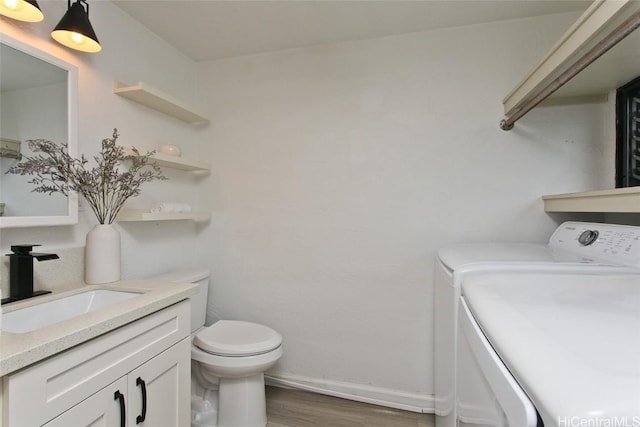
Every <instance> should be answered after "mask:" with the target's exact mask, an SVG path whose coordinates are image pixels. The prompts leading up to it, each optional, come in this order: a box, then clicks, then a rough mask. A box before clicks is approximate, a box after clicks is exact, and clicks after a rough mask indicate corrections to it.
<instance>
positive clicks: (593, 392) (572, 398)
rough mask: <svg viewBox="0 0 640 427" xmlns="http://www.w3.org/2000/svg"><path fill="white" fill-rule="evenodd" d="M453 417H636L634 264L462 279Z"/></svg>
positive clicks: (620, 422)
mask: <svg viewBox="0 0 640 427" xmlns="http://www.w3.org/2000/svg"><path fill="white" fill-rule="evenodd" d="M460 300H461V302H460V310H459V324H458V330H459V333H458V347H457V351H458V357H457V358H456V364H457V372H458V374H457V382H458V390H459V393H458V397H457V402H456V411H455V412H456V421H457V423H458V426H465V425H473V426H497V425H500V426H505V427H507V426H510V427H538V426H543V425H544V426H545V427H570V426H625V427H631V426H640V274H634V275H628V274H625V275H619V274H613V275H609V274H604V275H592V274H573V273H530V274H526V273H513V274H512V273H491V274H486V275H482V274H480V275H476V276H474V277H471V278H469V279H468V280H465V281H464V283H463V285H462V296H461V297H460Z"/></svg>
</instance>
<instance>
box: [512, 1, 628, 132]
mask: <svg viewBox="0 0 640 427" xmlns="http://www.w3.org/2000/svg"><path fill="white" fill-rule="evenodd" d="M638 26H640V1H637V0H596V1H594V2H593V4H592V5H591V6H590V7H589V8H588V9H587V10H586V11H585V13H583V14H582V16H580V18H579V19H578V20H577V21H576V22H575V23H574V24H573V25H572V26H571V28H569V30H568V31H567V32H566V33H565V34H564V35H563V36H562V38H561V39H560V40H559V41H558V42H557V43H556V44H555V45H554V46H553V47H552V48H551V50H550V51H549V52H548V53H547V55H546V56H545V57H544V58H543V59H542V61H541V62H540V63H539V64H538V65H537V66H536V67H535V68H534V69H533V70H532V71H531V72H530V73H529V74H528V75H527V76H526V77H525V78H524V79H523V80H522V81H521V82H520V83H519V84H518V85H517V86H516V87H515V88H514V89H513V90H512V91H511V92H510V93H509V94H508V95H507V96H506V97H505V98H504V100H503V105H504V114H505V119H504V120H503V121H502V122H501V125H500V126H501V127H502V129H504V130H509V129H510V128H511V127H513V123H515V122H516V121H517V120H518V119H520V118H521V117H522V116H524V115H525V114H526V113H527V112H528V111H530V110H531V109H533V108H534V107H535V106H537V105H539V104H540V103H541V102H543V101H545V100H547V102H549V103H551V102H552V103H556V104H558V103H575V102H585V101H593V100H604V99H606V96H607V93H608V92H609V91H611V90H615V89H616V88H617V87H619V86H621V85H623V84H625V83H627V82H629V81H630V80H632V79H633V78H635V77H637V76H638V74H639V73H640V34H637V33H638V31H635V30H636V28H638Z"/></svg>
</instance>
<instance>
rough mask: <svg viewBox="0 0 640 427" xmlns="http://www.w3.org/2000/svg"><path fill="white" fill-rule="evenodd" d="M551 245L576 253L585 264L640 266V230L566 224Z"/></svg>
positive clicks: (626, 227) (573, 223) (551, 241)
mask: <svg viewBox="0 0 640 427" xmlns="http://www.w3.org/2000/svg"><path fill="white" fill-rule="evenodd" d="M549 246H551V247H553V248H558V249H563V250H567V251H570V252H573V253H575V254H576V255H579V256H580V257H582V258H583V259H584V260H585V261H601V262H606V263H611V264H621V265H629V266H637V267H640V227H635V226H629V225H616V224H599V223H591V222H565V223H563V224H562V225H560V227H558V229H557V230H556V231H555V232H554V233H553V235H552V236H551V238H550V239H549Z"/></svg>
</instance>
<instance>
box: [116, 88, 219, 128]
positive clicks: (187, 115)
mask: <svg viewBox="0 0 640 427" xmlns="http://www.w3.org/2000/svg"><path fill="white" fill-rule="evenodd" d="M113 93H115V94H116V95H120V96H122V97H124V98H127V99H130V100H132V101H135V102H137V103H139V104H142V105H144V106H146V107H149V108H152V109H154V110H156V111H160V112H162V113H165V114H168V115H170V116H173V117H176V118H178V119H180V120H183V121H185V122H187V123H202V122H208V121H209V119H208V118H207V117H206V116H205V115H204V114H202V113H200V112H198V111H197V110H196V109H194V108H192V107H190V106H188V105H186V104H184V103H183V102H181V101H179V100H177V99H175V98H174V97H172V96H171V95H167V94H166V93H163V92H161V91H159V90H158V89H155V88H153V87H151V86H149V85H148V84H146V83H142V82H138V84H136V85H134V86H127V85H124V84H122V83H120V82H117V81H115V82H113Z"/></svg>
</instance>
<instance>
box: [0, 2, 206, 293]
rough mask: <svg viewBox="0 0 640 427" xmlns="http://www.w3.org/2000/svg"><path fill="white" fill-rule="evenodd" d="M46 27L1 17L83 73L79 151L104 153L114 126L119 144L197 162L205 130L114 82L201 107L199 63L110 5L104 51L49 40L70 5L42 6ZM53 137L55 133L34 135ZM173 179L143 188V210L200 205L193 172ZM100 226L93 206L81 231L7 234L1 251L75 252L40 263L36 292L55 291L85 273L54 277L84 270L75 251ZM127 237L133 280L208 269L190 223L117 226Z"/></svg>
mask: <svg viewBox="0 0 640 427" xmlns="http://www.w3.org/2000/svg"><path fill="white" fill-rule="evenodd" d="M40 6H41V8H42V10H43V12H44V14H45V21H44V22H41V23H36V24H27V23H20V22H18V21H13V20H11V19H5V18H0V31H2V32H3V33H5V34H8V35H9V36H12V37H14V38H16V39H18V40H20V41H22V42H25V43H28V44H31V45H33V46H35V47H37V48H39V49H41V50H45V51H48V52H49V53H51V54H53V55H55V56H58V57H60V58H62V59H64V60H66V61H68V62H71V63H72V64H75V65H76V66H77V67H78V74H79V108H78V110H79V118H78V132H79V134H78V140H79V149H78V153H85V154H87V155H89V156H92V155H94V154H96V153H97V152H98V150H99V148H100V144H101V141H102V139H104V138H107V137H110V136H111V133H112V131H113V128H115V127H117V128H118V130H119V132H120V135H121V136H120V139H119V142H120V143H121V144H123V145H126V146H131V145H135V146H136V147H140V148H146V149H153V148H156V147H157V146H158V145H160V144H164V143H174V144H177V145H179V146H180V147H181V148H182V152H183V156H185V157H192V158H194V157H196V156H197V153H198V147H199V145H200V141H201V140H202V128H201V127H193V126H192V125H189V124H186V123H184V122H181V121H179V120H177V119H173V118H171V117H169V116H166V115H164V114H162V113H159V112H156V111H153V110H150V109H147V108H145V107H142V106H140V105H138V104H135V103H133V102H131V101H128V100H126V99H124V98H121V97H119V96H117V95H114V94H113V81H114V80H119V81H122V82H125V83H127V84H134V83H136V82H137V81H139V80H141V81H144V82H146V83H148V84H150V85H152V86H154V87H156V88H158V89H161V90H163V91H165V92H166V93H169V94H171V95H173V96H175V97H176V98H179V99H182V100H184V101H185V102H186V103H189V104H192V105H201V104H202V102H201V99H200V98H199V89H200V87H201V85H200V84H199V82H198V75H197V68H196V64H195V63H194V62H193V61H192V60H190V59H189V58H187V57H186V56H184V55H183V54H181V53H179V52H178V51H176V50H175V49H174V48H172V47H171V46H169V45H168V44H166V43H165V42H164V41H162V40H161V39H160V38H159V37H157V36H156V35H154V34H152V33H151V32H149V31H148V30H147V29H146V28H144V27H143V26H141V25H140V24H139V23H137V21H134V20H133V19H132V18H131V17H129V16H128V15H126V14H125V13H124V12H122V11H121V10H120V9H118V8H117V7H115V6H114V5H113V4H112V3H110V2H107V1H94V2H91V15H90V18H91V22H92V24H93V27H94V29H95V31H96V33H97V35H98V38H99V39H100V42H101V44H102V47H103V50H102V52H100V53H97V54H85V53H80V52H76V51H72V50H70V49H66V48H64V47H62V46H60V45H58V44H57V43H55V42H53V41H52V40H51V38H50V36H49V33H50V31H51V29H52V28H53V27H54V26H55V25H56V23H57V22H58V20H59V19H60V18H61V17H62V15H63V14H64V12H65V11H66V8H67V2H66V1H46V2H41V4H40ZM30 136H31V137H33V138H36V137H44V138H51V135H30ZM165 174H166V175H167V176H168V177H169V178H170V180H169V181H164V182H159V183H151V184H149V185H148V187H146V188H145V187H143V192H142V195H141V196H140V197H139V198H137V199H133V200H132V201H133V202H134V204H136V205H138V206H145V205H146V206H147V207H148V206H150V204H151V203H152V202H154V201H174V200H175V201H188V202H191V203H194V204H195V201H196V199H197V197H196V191H197V187H196V186H194V185H193V184H194V178H193V177H192V176H191V175H190V174H185V173H182V172H176V171H171V170H166V171H165ZM96 223H97V220H96V219H95V217H94V215H93V213H92V212H91V211H90V209H89V208H88V207H86V208H85V211H84V212H81V213H80V223H79V224H78V225H76V226H63V227H45V228H19V229H4V230H1V231H0V251H1V253H2V254H6V253H7V252H9V246H10V245H11V244H16V243H41V244H43V246H42V248H41V249H42V250H43V251H58V250H59V249H60V248H64V249H65V250H63V251H62V252H61V253H64V254H71V255H70V256H68V257H67V256H64V257H61V259H60V260H57V261H47V262H42V263H36V264H35V268H36V276H37V278H38V281H39V282H40V283H37V284H36V287H42V288H51V287H52V284H51V282H52V281H53V282H55V281H63V280H65V278H66V277H69V276H72V277H75V276H78V277H82V275H81V273H80V274H69V273H68V272H67V273H65V274H57V273H55V274H48V273H49V272H56V271H59V270H60V268H61V267H64V268H65V269H67V270H68V269H81V268H82V265H81V264H78V260H80V261H81V257H80V258H78V256H77V251H67V250H66V249H69V248H77V247H81V246H84V239H85V235H86V232H87V231H88V230H89V229H90V228H91V227H93V225H95V224H96ZM117 226H118V228H119V229H120V232H121V235H122V256H123V259H122V262H123V275H124V276H125V277H145V276H149V275H152V274H156V273H160V272H164V271H168V270H171V269H175V268H179V267H185V266H186V267H188V266H195V265H200V264H201V262H199V260H198V259H197V257H198V253H199V252H198V251H197V249H196V248H194V242H195V236H196V235H197V229H196V226H195V225H194V224H193V223H190V222H188V221H187V222H163V223H151V224H148V223H122V224H119V225H117ZM7 260H8V258H7V257H2V260H1V262H0V282H2V283H0V285H1V286H2V290H3V294H4V295H6V293H7V290H8V286H9V285H8V283H7V276H8V273H7V269H8V267H7V266H8V262H7Z"/></svg>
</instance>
